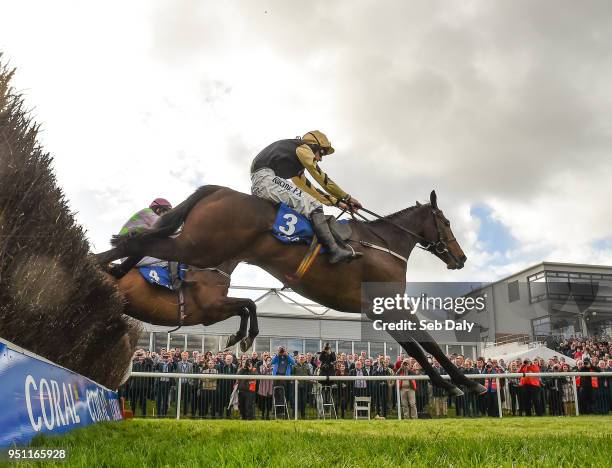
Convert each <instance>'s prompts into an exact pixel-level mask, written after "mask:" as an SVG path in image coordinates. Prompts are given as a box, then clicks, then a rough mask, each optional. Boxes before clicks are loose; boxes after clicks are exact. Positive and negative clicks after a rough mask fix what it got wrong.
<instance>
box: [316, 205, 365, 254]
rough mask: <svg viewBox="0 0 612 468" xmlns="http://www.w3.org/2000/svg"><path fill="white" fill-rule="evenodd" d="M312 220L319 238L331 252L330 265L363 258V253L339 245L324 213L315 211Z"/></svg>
mask: <svg viewBox="0 0 612 468" xmlns="http://www.w3.org/2000/svg"><path fill="white" fill-rule="evenodd" d="M310 220H311V221H312V227H313V229H314V232H315V233H316V235H317V238H318V239H319V241H320V242H321V244H323V245H324V246H325V248H326V249H327V250H329V263H338V262H342V261H349V260H352V259H353V258H355V257H357V256H361V253H358V252H353V251H351V250H349V249H346V248H344V247H341V246H339V245H338V243H337V242H336V239H335V238H334V235H333V234H332V232H331V230H330V229H329V224H327V219H326V218H325V214H324V213H323V211H318V210H317V211H313V213H312V214H311V215H310Z"/></svg>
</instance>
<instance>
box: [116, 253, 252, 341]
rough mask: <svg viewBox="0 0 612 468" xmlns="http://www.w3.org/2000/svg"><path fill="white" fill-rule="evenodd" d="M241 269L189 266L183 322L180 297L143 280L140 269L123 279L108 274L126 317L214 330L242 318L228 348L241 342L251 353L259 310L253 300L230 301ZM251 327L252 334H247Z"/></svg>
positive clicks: (232, 263)
mask: <svg viewBox="0 0 612 468" xmlns="http://www.w3.org/2000/svg"><path fill="white" fill-rule="evenodd" d="M237 265H238V262H236V261H228V262H224V263H222V264H220V265H219V266H217V267H215V268H197V267H191V266H188V267H187V268H186V271H185V279H184V281H183V286H182V288H183V301H184V312H185V315H184V317H183V319H182V320H181V319H180V316H179V317H177V315H179V313H180V312H179V310H180V308H179V295H178V294H177V292H176V291H170V290H169V289H168V288H165V287H163V286H156V285H153V284H151V283H149V282H148V281H147V280H145V279H144V278H143V276H142V275H141V274H140V272H139V271H138V268H132V269H131V270H129V271H128V272H127V273H126V274H125V275H124V276H122V277H121V278H116V277H114V276H112V275H111V274H109V273H108V272H106V271H105V274H106V277H107V279H108V280H110V281H112V282H113V283H114V284H115V285H116V286H117V289H118V290H119V292H120V293H121V294H122V295H123V296H124V297H125V300H126V303H127V304H126V314H127V315H129V316H131V317H134V318H136V319H138V320H141V321H143V322H148V323H151V324H153V325H163V326H176V325H179V324H180V325H186V326H188V325H200V324H201V325H205V326H210V325H213V324H215V323H217V322H221V321H223V320H225V319H227V318H229V317H234V316H239V317H240V326H239V328H238V331H237V332H236V333H234V334H232V335H230V336H229V338H228V340H227V344H226V348H229V347H231V346H234V345H235V344H236V343H238V342H240V349H241V350H242V352H245V351H247V350H248V349H249V348H250V347H251V345H252V344H253V340H254V339H255V337H256V336H257V335H258V334H259V327H258V323H257V306H256V305H255V303H254V302H253V301H252V300H251V299H246V298H237V297H228V296H227V293H228V290H229V286H230V275H231V273H232V272H233V271H234V269H235V268H236V266H237ZM247 327H248V330H247Z"/></svg>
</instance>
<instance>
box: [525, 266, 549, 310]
mask: <svg viewBox="0 0 612 468" xmlns="http://www.w3.org/2000/svg"><path fill="white" fill-rule="evenodd" d="M527 281H528V282H529V301H530V302H531V303H532V304H533V303H534V302H539V301H543V300H544V299H546V295H547V291H546V277H545V276H544V272H540V273H537V274H535V275H532V276H530V277H528V278H527Z"/></svg>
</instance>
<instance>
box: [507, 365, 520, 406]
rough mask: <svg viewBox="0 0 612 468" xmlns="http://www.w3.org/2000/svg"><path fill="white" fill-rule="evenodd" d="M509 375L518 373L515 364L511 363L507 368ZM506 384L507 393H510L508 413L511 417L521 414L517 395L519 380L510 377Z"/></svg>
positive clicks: (518, 395)
mask: <svg viewBox="0 0 612 468" xmlns="http://www.w3.org/2000/svg"><path fill="white" fill-rule="evenodd" d="M508 370H509V373H510V374H516V373H518V370H519V368H518V366H517V364H516V362H511V363H510V366H509V368H508ZM507 382H508V392H509V393H510V411H511V413H512V416H516V415H517V414H521V412H522V411H521V410H522V402H521V398H520V394H519V382H520V379H519V378H517V377H511V378H509V379H507Z"/></svg>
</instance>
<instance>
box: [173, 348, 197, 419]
mask: <svg viewBox="0 0 612 468" xmlns="http://www.w3.org/2000/svg"><path fill="white" fill-rule="evenodd" d="M188 358H189V353H188V352H187V351H184V352H182V353H181V360H180V361H179V362H178V363H177V364H176V371H177V372H178V373H180V374H193V364H192V363H191V362H189V360H188ZM179 380H180V385H181V406H182V409H183V416H184V415H186V414H187V408H188V405H189V403H191V402H192V400H193V398H192V396H193V387H194V382H193V379H179ZM194 409H195V405H193V406H192V412H191V414H192V415H193V414H194V411H193V410H194Z"/></svg>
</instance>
